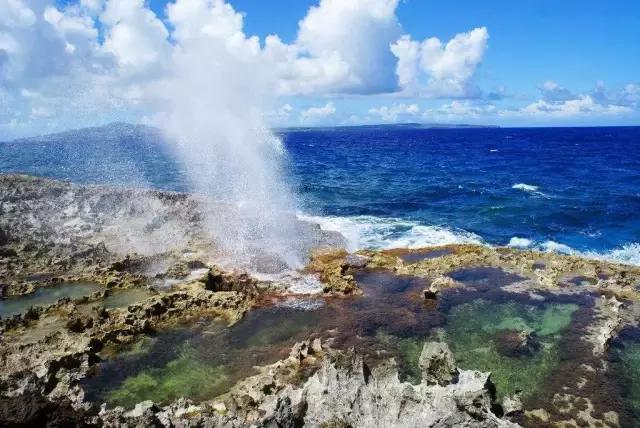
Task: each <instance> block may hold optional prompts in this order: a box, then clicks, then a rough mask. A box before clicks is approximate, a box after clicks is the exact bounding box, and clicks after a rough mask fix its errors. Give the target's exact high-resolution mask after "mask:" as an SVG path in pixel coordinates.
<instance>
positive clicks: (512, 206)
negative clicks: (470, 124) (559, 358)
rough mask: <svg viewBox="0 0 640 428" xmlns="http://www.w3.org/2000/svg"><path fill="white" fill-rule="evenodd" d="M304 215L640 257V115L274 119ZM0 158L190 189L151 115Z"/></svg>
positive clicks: (440, 238) (420, 242)
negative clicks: (332, 121)
mask: <svg viewBox="0 0 640 428" xmlns="http://www.w3.org/2000/svg"><path fill="white" fill-rule="evenodd" d="M277 133H278V135H279V136H280V137H281V139H282V141H283V143H284V146H285V147H286V149H287V153H288V155H287V157H288V164H287V168H286V171H287V179H288V180H289V182H290V183H291V186H292V187H293V188H294V191H295V192H297V193H298V195H299V199H300V212H299V215H300V216H301V217H304V218H310V219H313V220H314V221H317V222H319V223H320V224H321V225H322V227H324V228H326V229H331V230H338V231H340V232H342V233H343V234H344V235H345V236H346V237H347V238H348V240H349V242H350V246H351V249H356V248H365V247H375V248H391V247H405V246H407V247H420V246H425V245H438V244H446V243H458V242H477V243H483V244H486V245H510V246H516V247H528V248H538V249H542V250H547V251H559V252H566V253H580V254H585V255H587V256H590V257H599V258H606V259H612V260H617V261H622V262H626V263H633V264H640V127H620V128H604V127H603V128H470V129H464V128H458V129H455V128H454V129H427V128H420V127H411V126H407V127H402V126H388V127H387V126H375V127H353V128H323V129H298V130H295V129H294V130H280V131H277ZM0 172H23V173H28V174H35V175H41V176H48V177H53V178H59V179H66V180H70V181H73V182H78V183H94V184H112V185H113V184H118V185H134V186H151V187H155V188H161V189H168V190H179V191H185V190H189V184H188V182H187V179H186V174H185V172H184V167H183V166H181V165H179V164H178V163H177V162H176V161H175V160H174V157H173V156H171V154H170V150H169V148H168V146H167V145H166V144H165V143H163V142H162V139H161V137H160V136H159V134H158V133H157V132H156V131H154V130H153V129H150V128H146V127H141V126H132V125H126V124H113V125H109V126H107V127H103V128H93V129H88V130H80V131H76V132H70V133H64V134H58V135H55V136H48V137H43V138H35V139H29V140H21V141H15V142H4V143H0Z"/></svg>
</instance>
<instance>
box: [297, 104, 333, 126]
mask: <svg viewBox="0 0 640 428" xmlns="http://www.w3.org/2000/svg"><path fill="white" fill-rule="evenodd" d="M334 114H336V107H335V105H334V104H333V103H332V102H328V103H326V104H325V105H323V106H318V107H309V108H307V109H305V110H302V111H301V112H300V120H301V121H303V122H316V121H320V120H322V119H326V118H327V117H329V116H333V115H334Z"/></svg>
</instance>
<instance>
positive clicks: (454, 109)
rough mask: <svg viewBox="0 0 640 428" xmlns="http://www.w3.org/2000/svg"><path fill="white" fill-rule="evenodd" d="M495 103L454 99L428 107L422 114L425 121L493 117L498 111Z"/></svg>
mask: <svg viewBox="0 0 640 428" xmlns="http://www.w3.org/2000/svg"><path fill="white" fill-rule="evenodd" d="M498 111H499V110H498V108H497V107H496V106H495V105H493V104H478V103H475V102H472V101H469V100H465V101H460V100H454V101H451V102H450V103H445V104H442V105H440V106H439V107H436V108H431V109H427V110H425V111H424V112H423V114H422V119H423V120H424V121H425V122H452V121H460V120H467V119H484V118H487V119H489V118H491V117H492V116H494V115H495V114H497V113H498Z"/></svg>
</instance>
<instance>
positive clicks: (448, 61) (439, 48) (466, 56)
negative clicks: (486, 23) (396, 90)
mask: <svg viewBox="0 0 640 428" xmlns="http://www.w3.org/2000/svg"><path fill="white" fill-rule="evenodd" d="M488 40H489V32H488V31H487V29H486V28H485V27H481V28H476V29H474V30H472V31H469V32H468V33H460V34H457V35H456V36H455V37H454V38H452V39H451V40H449V41H448V42H447V43H446V44H445V43H443V42H441V41H440V40H439V39H437V38H435V37H432V38H429V39H426V40H424V41H423V42H421V43H420V42H417V41H414V40H412V39H411V36H408V35H405V36H403V37H402V38H401V39H400V40H398V41H397V42H396V43H394V44H393V45H392V46H391V51H392V52H393V54H394V55H395V56H396V57H397V58H398V63H397V67H396V74H397V76H398V82H399V84H400V86H401V88H402V90H403V91H404V92H405V93H406V94H409V95H422V96H428V97H465V96H469V95H471V94H472V93H473V91H472V89H473V88H471V87H470V86H469V81H470V79H471V77H472V76H473V74H474V72H475V71H476V68H477V67H478V65H479V64H480V62H481V61H482V58H483V57H484V53H485V51H486V49H487V43H488Z"/></svg>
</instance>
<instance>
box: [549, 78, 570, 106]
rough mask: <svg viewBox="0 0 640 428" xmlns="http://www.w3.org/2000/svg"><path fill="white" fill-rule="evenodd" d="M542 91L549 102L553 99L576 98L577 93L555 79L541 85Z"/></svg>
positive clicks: (565, 99) (566, 99)
mask: <svg viewBox="0 0 640 428" xmlns="http://www.w3.org/2000/svg"><path fill="white" fill-rule="evenodd" d="M540 92H541V93H542V98H543V99H544V100H545V101H547V102H553V101H568V100H574V99H576V95H575V94H574V93H573V92H571V91H570V90H568V89H567V88H564V87H562V86H560V85H559V84H557V83H556V82H554V81H553V80H547V81H546V82H544V83H543V84H542V86H540Z"/></svg>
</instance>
